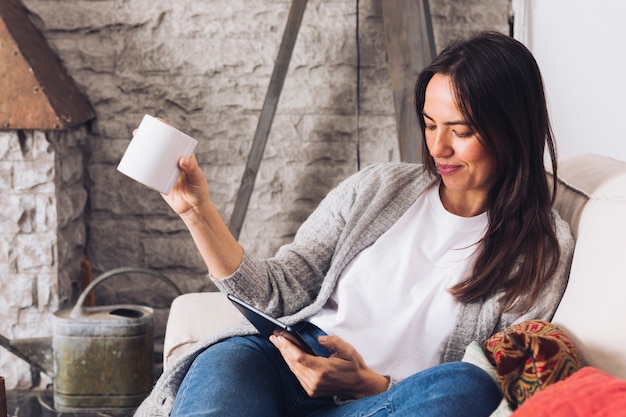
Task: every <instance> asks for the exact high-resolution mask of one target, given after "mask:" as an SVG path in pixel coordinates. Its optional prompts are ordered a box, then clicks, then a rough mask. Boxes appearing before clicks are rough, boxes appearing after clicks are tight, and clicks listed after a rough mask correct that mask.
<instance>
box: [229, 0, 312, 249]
mask: <svg viewBox="0 0 626 417" xmlns="http://www.w3.org/2000/svg"><path fill="white" fill-rule="evenodd" d="M306 2H307V0H293V1H292V3H291V8H290V10H289V17H288V18H287V25H286V27H285V32H284V33H283V39H282V41H281V43H280V47H279V49H278V55H277V57H276V62H275V64H274V70H273V72H272V77H271V78H270V84H269V87H268V89H267V93H266V95H265V101H264V102H263V108H262V109H261V114H260V116H259V122H258V124H257V128H256V132H255V134H254V140H253V141H252V147H251V149H250V154H249V155H248V161H247V163H246V168H245V170H244V172H243V177H242V178H241V186H240V187H239V193H238V194H237V199H236V200H235V207H234V209H233V213H232V215H231V217H230V222H229V224H228V228H229V229H230V232H231V233H232V234H233V236H235V239H239V234H240V233H241V227H242V225H243V221H244V219H245V217H246V212H247V211H248V204H249V203H250V196H251V195H252V191H253V189H254V183H255V181H256V176H257V173H258V171H259V166H260V165H261V159H262V158H263V152H264V150H265V145H266V144H267V138H268V136H269V133H270V129H271V127H272V121H273V120H274V114H275V113H276V107H277V106H278V99H279V98H280V93H281V91H282V89H283V84H284V82H285V77H286V76H287V69H288V68H289V61H291V55H292V53H293V48H294V45H295V43H296V38H297V37H298V32H299V30H300V24H301V23H302V16H303V15H304V9H305V8H306Z"/></svg>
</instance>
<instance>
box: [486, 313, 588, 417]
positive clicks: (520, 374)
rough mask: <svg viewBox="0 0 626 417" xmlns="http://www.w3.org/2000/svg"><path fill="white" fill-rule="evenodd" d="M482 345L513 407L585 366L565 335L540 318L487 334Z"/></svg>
mask: <svg viewBox="0 0 626 417" xmlns="http://www.w3.org/2000/svg"><path fill="white" fill-rule="evenodd" d="M484 349H485V353H486V354H487V356H488V357H489V359H490V360H491V362H492V363H493V364H494V365H495V366H496V370H497V372H498V381H499V382H500V386H501V388H502V392H503V394H504V396H505V398H506V399H507V400H508V401H509V403H511V405H512V406H513V408H516V407H518V406H519V405H521V404H522V403H523V402H524V401H526V400H527V399H528V398H530V397H531V396H532V395H533V394H535V393H536V392H538V391H541V390H543V389H544V388H545V387H547V386H548V385H550V384H553V383H555V382H557V381H561V380H563V379H565V378H567V377H568V376H570V375H571V374H572V373H574V372H575V371H577V370H579V369H581V368H582V367H583V366H584V363H583V360H582V357H581V356H580V354H579V353H578V350H577V349H576V348H575V347H574V345H573V344H572V342H571V341H570V340H569V338H568V337H567V335H565V333H563V332H562V331H561V330H560V329H559V328H557V327H556V326H555V325H553V324H552V323H549V322H547V321H543V320H530V321H526V322H523V323H519V324H515V325H513V326H510V327H508V328H507V329H505V330H504V331H502V332H498V333H496V334H495V335H493V336H492V337H491V338H489V339H488V340H487V342H486V343H485V345H484Z"/></svg>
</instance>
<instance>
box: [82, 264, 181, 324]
mask: <svg viewBox="0 0 626 417" xmlns="http://www.w3.org/2000/svg"><path fill="white" fill-rule="evenodd" d="M128 273H139V274H146V275H152V276H155V277H157V278H159V279H160V280H161V281H163V282H165V283H166V284H167V285H169V286H170V287H172V288H173V289H174V290H175V291H176V293H177V295H182V294H183V292H182V291H181V289H180V288H179V287H178V285H176V284H175V283H174V281H172V280H171V279H169V278H168V277H166V276H165V275H164V274H162V273H160V272H157V271H153V270H151V269H146V268H132V267H124V268H117V269H112V270H110V271H108V272H105V273H104V274H102V275H100V276H98V277H97V278H96V279H94V280H93V281H92V282H91V283H90V284H89V285H88V286H87V287H86V288H85V289H84V290H83V292H82V293H81V294H80V297H78V301H76V305H75V306H74V308H73V309H72V311H71V312H70V317H72V318H76V317H81V316H82V315H83V311H84V309H85V307H84V306H83V304H84V303H85V299H87V295H88V294H89V292H90V291H91V290H93V289H94V288H95V287H96V286H97V285H98V284H100V283H101V282H102V281H104V280H105V279H108V278H110V277H112V276H114V275H120V274H128Z"/></svg>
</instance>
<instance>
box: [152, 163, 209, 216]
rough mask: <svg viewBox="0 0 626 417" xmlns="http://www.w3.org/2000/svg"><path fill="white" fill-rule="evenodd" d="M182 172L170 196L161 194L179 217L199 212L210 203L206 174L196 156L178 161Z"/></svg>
mask: <svg viewBox="0 0 626 417" xmlns="http://www.w3.org/2000/svg"><path fill="white" fill-rule="evenodd" d="M178 167H179V168H180V170H181V174H180V175H179V177H178V179H177V180H176V183H175V184H174V187H173V188H172V191H170V193H169V194H168V195H165V194H161V195H162V196H163V199H165V201H166V202H167V204H169V206H170V207H171V208H172V210H174V211H175V212H176V213H177V214H178V215H183V214H186V213H188V212H189V211H190V210H193V211H196V212H197V211H199V208H200V207H201V206H202V205H203V204H205V203H207V202H209V185H208V183H207V180H206V178H205V176H204V173H203V172H202V170H201V169H200V167H199V166H198V161H197V160H196V156H195V154H192V155H191V157H189V158H186V157H182V158H180V160H179V161H178Z"/></svg>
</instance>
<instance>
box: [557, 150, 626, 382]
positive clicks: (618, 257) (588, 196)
mask: <svg viewBox="0 0 626 417" xmlns="http://www.w3.org/2000/svg"><path fill="white" fill-rule="evenodd" d="M559 177H560V184H559V193H558V195H557V205H556V208H557V210H558V211H559V213H560V214H561V217H563V218H564V219H565V220H566V221H567V222H568V223H570V226H571V229H572V231H573V233H574V237H576V249H575V251H574V258H573V260H572V268H571V272H570V277H569V282H568V285H567V289H566V291H565V294H564V296H563V299H562V301H561V304H560V305H559V307H558V309H557V311H556V314H555V316H554V317H553V319H552V320H551V321H552V322H553V323H554V324H556V325H557V326H559V328H561V329H562V330H563V331H565V332H567V334H568V336H570V338H571V339H572V341H573V342H574V344H575V345H576V347H577V348H578V349H579V351H580V352H581V354H582V356H583V357H584V358H585V361H586V363H587V364H588V365H591V366H594V367H596V368H599V369H601V370H603V371H605V372H608V373H610V374H612V375H615V376H618V377H621V378H625V379H626V349H624V346H626V332H624V331H620V329H624V326H625V322H624V320H625V318H626V303H625V302H624V294H626V279H625V278H624V271H625V270H626V162H622V161H617V160H615V159H611V158H608V157H604V156H598V155H590V154H586V155H579V156H573V157H569V158H565V159H563V160H561V161H560V164H559ZM585 200H586V202H585ZM582 202H585V203H584V205H582Z"/></svg>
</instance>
